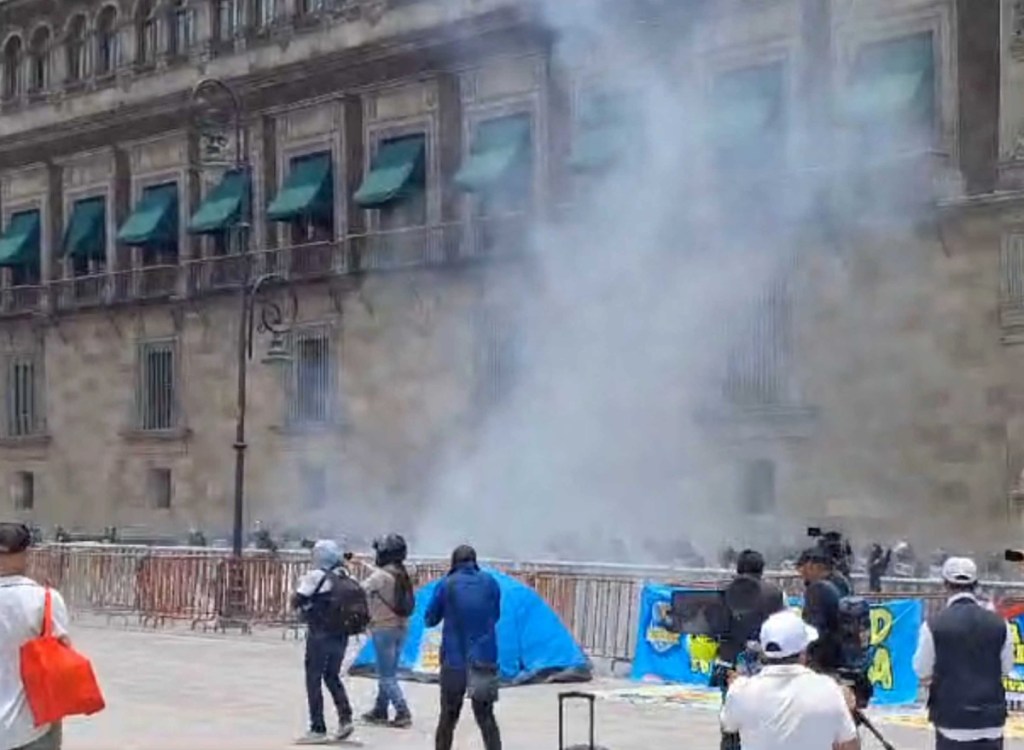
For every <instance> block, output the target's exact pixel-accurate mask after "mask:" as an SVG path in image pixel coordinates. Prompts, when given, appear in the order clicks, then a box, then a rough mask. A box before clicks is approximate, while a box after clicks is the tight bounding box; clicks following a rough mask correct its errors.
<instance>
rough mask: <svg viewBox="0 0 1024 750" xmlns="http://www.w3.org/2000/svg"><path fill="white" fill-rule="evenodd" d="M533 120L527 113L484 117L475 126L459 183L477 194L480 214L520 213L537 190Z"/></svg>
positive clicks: (469, 191)
mask: <svg viewBox="0 0 1024 750" xmlns="http://www.w3.org/2000/svg"><path fill="white" fill-rule="evenodd" d="M532 129H533V125H532V120H531V118H530V116H529V115H527V114H517V115H510V116H507V117H498V118H494V119H491V120H484V121H482V122H480V123H478V124H477V125H476V127H475V129H474V133H473V138H472V141H471V144H470V149H469V154H468V155H467V158H466V160H465V161H464V162H463V165H462V167H461V168H460V169H459V171H458V172H457V173H456V175H455V183H456V184H457V185H458V186H459V187H460V188H461V189H462V190H464V191H466V192H468V193H473V194H475V195H476V197H477V200H476V202H475V210H476V213H477V215H478V216H500V215H502V214H510V213H520V212H523V211H525V210H526V209H527V208H528V207H529V205H530V200H531V196H532V192H533V145H532V143H533V134H532Z"/></svg>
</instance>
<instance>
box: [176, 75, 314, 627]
mask: <svg viewBox="0 0 1024 750" xmlns="http://www.w3.org/2000/svg"><path fill="white" fill-rule="evenodd" d="M189 110H190V112H191V115H192V118H193V124H194V125H195V126H196V127H197V129H198V131H199V137H200V143H199V149H200V161H201V163H203V164H206V165H210V164H211V161H210V157H213V160H214V164H216V165H217V166H227V167H228V168H229V169H231V170H233V171H234V172H236V173H238V174H240V175H241V176H242V182H243V186H244V187H243V193H242V196H243V197H242V200H241V205H240V207H239V214H238V218H237V220H235V221H234V222H233V223H232V224H231V226H230V228H229V230H228V231H229V233H230V234H229V240H230V242H231V245H232V249H233V251H234V255H235V256H236V257H237V264H238V271H239V292H238V305H239V321H238V342H237V344H238V351H237V357H238V361H237V367H238V369H237V376H238V383H237V409H238V413H237V421H236V424H235V441H234V444H233V448H234V451H235V478H234V507H233V515H232V528H231V553H232V558H233V560H234V561H235V562H236V564H235V565H232V566H231V571H232V572H231V574H230V576H229V581H228V589H227V592H226V595H227V596H226V601H225V602H224V604H225V607H224V610H223V611H222V612H221V618H222V622H224V621H231V622H236V623H240V622H241V621H242V617H241V615H242V614H243V613H244V607H245V602H244V592H243V591H242V584H241V573H242V571H241V567H240V566H239V565H238V564H237V561H239V560H240V559H241V557H242V548H243V545H244V528H243V525H244V510H245V453H246V448H247V444H246V435H245V427H246V421H245V420H246V407H247V390H248V365H249V360H250V359H252V354H253V339H254V334H255V332H257V331H259V332H267V333H270V334H271V336H272V338H271V342H270V347H269V348H268V351H267V356H266V357H265V360H264V361H266V362H272V363H281V362H285V361H289V360H290V357H289V355H288V351H287V348H286V346H285V340H284V337H285V335H286V334H287V333H288V331H289V330H290V328H291V325H292V323H293V322H294V321H295V318H296V317H297V315H298V297H297V296H296V295H295V291H294V290H292V289H289V301H290V305H289V306H288V307H287V308H286V307H283V306H282V305H281V304H279V303H278V302H276V301H275V300H273V299H271V298H270V295H269V292H271V291H272V289H273V287H274V286H276V285H278V284H284V283H287V279H286V278H285V277H283V276H282V275H280V274H277V273H268V274H263V275H260V276H257V277H256V278H253V274H252V266H251V263H252V256H251V253H250V248H249V228H250V220H251V216H252V210H251V190H250V185H251V180H250V177H251V167H250V165H249V163H248V160H247V158H246V154H247V153H248V149H247V148H246V133H245V128H244V126H243V122H242V116H243V108H242V101H241V98H240V97H239V96H238V94H237V92H236V91H235V90H234V89H233V88H232V87H231V86H229V85H228V84H227V83H225V82H224V81H221V80H220V79H217V78H204V79H202V80H200V81H199V82H198V83H196V85H195V86H194V87H193V89H192V92H191V94H190V96H189ZM229 126H230V127H233V129H234V135H235V142H234V154H233V158H232V159H231V160H230V161H225V160H224V159H223V151H224V147H225V142H226V140H227V139H226V137H225V135H224V131H225V129H226V128H227V127H229Z"/></svg>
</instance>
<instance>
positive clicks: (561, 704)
mask: <svg viewBox="0 0 1024 750" xmlns="http://www.w3.org/2000/svg"><path fill="white" fill-rule="evenodd" d="M577 699H578V700H585V701H587V702H588V703H589V704H590V706H589V713H590V728H589V731H588V735H589V737H590V741H589V744H586V745H569V746H566V744H565V702H566V701H568V700H577ZM594 701H595V696H594V694H593V693H581V692H577V691H569V692H565V693H559V694H558V750H608V749H607V748H605V747H601V746H600V745H595V744H594Z"/></svg>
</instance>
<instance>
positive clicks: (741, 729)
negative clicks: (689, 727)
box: [721, 610, 860, 750]
mask: <svg viewBox="0 0 1024 750" xmlns="http://www.w3.org/2000/svg"><path fill="white" fill-rule="evenodd" d="M817 637H818V631H817V630H815V629H814V628H813V627H812V626H810V625H808V624H806V623H805V622H804V621H803V620H802V619H801V617H800V616H799V615H798V614H796V613H795V612H793V611H791V610H785V611H783V612H778V613H776V614H774V615H772V616H771V617H769V618H768V619H767V620H765V622H764V625H762V626H761V637H760V644H761V652H762V658H763V659H764V667H763V668H762V669H761V671H760V672H759V673H758V674H756V675H754V676H753V677H737V678H736V679H735V681H734V682H733V683H732V685H731V686H730V688H729V693H728V695H727V696H726V698H725V705H724V706H723V707H722V716H721V720H722V731H724V732H738V733H739V735H740V739H741V741H742V743H743V750H859V748H860V739H859V738H858V737H857V728H856V725H855V724H854V721H853V715H852V714H851V712H850V707H851V703H852V700H851V696H848V695H847V693H846V692H844V690H843V688H842V687H840V685H839V683H837V682H836V681H835V680H833V679H832V678H831V677H826V676H825V675H822V674H818V673H817V672H814V671H812V670H811V669H809V668H808V667H807V666H806V665H807V647H808V646H810V645H811V643H813V642H814V641H815V640H816V639H817Z"/></svg>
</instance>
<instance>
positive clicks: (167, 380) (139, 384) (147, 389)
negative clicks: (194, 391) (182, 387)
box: [135, 341, 178, 432]
mask: <svg viewBox="0 0 1024 750" xmlns="http://www.w3.org/2000/svg"><path fill="white" fill-rule="evenodd" d="M174 355H175V345H174V342H173V341H157V342H147V343H143V344H140V345H139V354H138V357H139V359H138V371H137V381H136V390H135V415H136V428H137V429H139V430H142V431H146V432H149V431H160V430H173V429H174V428H175V427H177V426H178V420H177V413H178V408H177V388H176V383H175V379H176V378H175V375H176V373H175V361H174V360H175V356H174Z"/></svg>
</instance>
